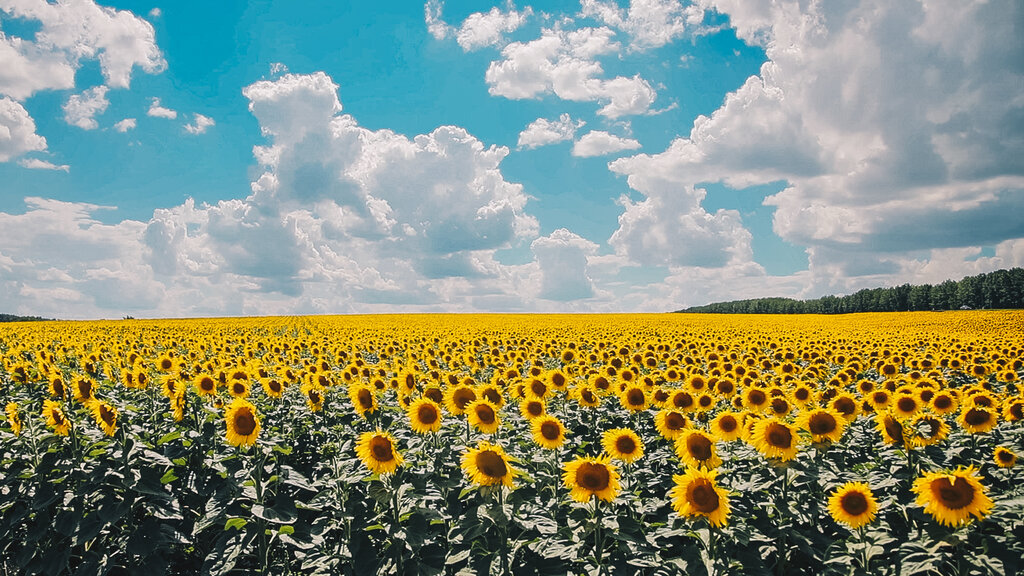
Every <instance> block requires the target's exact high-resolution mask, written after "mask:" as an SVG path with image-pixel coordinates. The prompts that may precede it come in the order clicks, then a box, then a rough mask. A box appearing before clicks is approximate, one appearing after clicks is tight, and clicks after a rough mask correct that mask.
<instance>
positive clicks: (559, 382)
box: [551, 372, 565, 388]
mask: <svg viewBox="0 0 1024 576" xmlns="http://www.w3.org/2000/svg"><path fill="white" fill-rule="evenodd" d="M551 383H552V384H554V385H555V386H557V387H559V388H561V387H562V386H565V375H564V374H562V373H561V372H555V373H554V374H552V375H551Z"/></svg>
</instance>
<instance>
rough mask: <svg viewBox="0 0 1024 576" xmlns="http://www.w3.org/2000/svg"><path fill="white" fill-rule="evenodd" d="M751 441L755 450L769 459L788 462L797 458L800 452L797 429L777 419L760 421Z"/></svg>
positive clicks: (755, 425) (752, 433) (754, 429)
mask: <svg viewBox="0 0 1024 576" xmlns="http://www.w3.org/2000/svg"><path fill="white" fill-rule="evenodd" d="M750 440H751V443H752V444H753V445H754V448H756V449H757V451H758V452H760V453H761V454H763V455H764V456H766V457H768V458H777V459H779V460H782V461H788V460H792V459H793V458H796V454H797V452H798V447H797V445H798V440H799V436H797V433H796V429H794V428H793V427H792V426H790V425H789V424H786V423H785V422H783V421H781V420H779V419H778V418H775V417H769V418H763V419H761V420H758V421H757V423H756V424H754V428H753V430H752V431H751V434H750Z"/></svg>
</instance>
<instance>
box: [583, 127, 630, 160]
mask: <svg viewBox="0 0 1024 576" xmlns="http://www.w3.org/2000/svg"><path fill="white" fill-rule="evenodd" d="M639 147H640V142H639V141H638V140H634V139H632V138H622V137H621V136H616V135H614V134H609V133H608V132H605V131H603V130H591V131H590V132H587V133H586V134H584V135H583V136H582V137H580V139H579V140H577V141H576V143H575V144H573V146H572V155H573V156H579V157H583V158H589V157H592V156H606V155H608V154H614V153H616V152H622V151H623V150H636V149H637V148H639Z"/></svg>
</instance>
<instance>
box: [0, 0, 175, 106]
mask: <svg viewBox="0 0 1024 576" xmlns="http://www.w3.org/2000/svg"><path fill="white" fill-rule="evenodd" d="M0 11H2V12H4V13H6V14H8V15H10V16H12V17H14V18H23V19H26V20H32V21H38V22H39V23H40V24H41V28H40V30H39V31H38V32H36V35H35V39H34V41H29V40H24V39H19V38H6V37H0V46H3V45H4V44H6V48H0V50H6V53H4V62H5V67H4V68H5V70H7V74H0V93H4V94H8V95H10V96H12V97H15V98H18V99H23V98H27V97H28V96H31V95H32V93H34V92H36V91H39V90H49V89H66V88H71V87H72V86H73V83H74V71H75V70H77V69H78V67H79V66H80V65H81V64H80V62H81V61H82V60H91V59H96V60H99V63H100V71H101V72H102V73H103V78H104V80H105V81H106V84H107V85H108V86H110V87H112V88H127V87H128V86H129V84H130V82H131V74H132V69H133V68H134V67H135V66H139V67H140V68H142V69H143V70H144V71H146V72H149V73H156V72H160V71H162V70H163V69H164V68H165V67H166V62H165V61H164V59H163V56H162V54H161V53H160V49H159V48H158V47H157V45H156V41H155V34H154V31H153V26H152V25H151V24H150V23H149V22H146V21H145V20H143V19H141V18H139V17H137V16H135V15H133V14H132V13H131V12H128V11H125V10H115V9H113V8H109V7H106V6H99V5H97V4H96V3H95V2H93V1H92V0H65V1H63V2H59V3H57V4H51V3H49V2H45V1H43V0H0ZM8 63H9V64H10V66H6V64H8Z"/></svg>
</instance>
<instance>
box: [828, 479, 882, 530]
mask: <svg viewBox="0 0 1024 576" xmlns="http://www.w3.org/2000/svg"><path fill="white" fill-rule="evenodd" d="M828 511H829V514H831V515H832V518H833V519H834V520H835V521H836V522H841V523H843V524H846V525H847V526H849V527H850V528H860V527H861V526H863V525H865V524H868V523H870V522H871V521H873V520H874V519H875V514H877V513H878V502H876V501H875V496H874V494H872V493H871V488H870V487H869V486H868V485H867V484H864V483H863V482H847V483H846V484H843V485H842V486H840V487H839V488H837V489H836V490H835V491H834V492H832V495H831V496H829V498H828Z"/></svg>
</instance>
